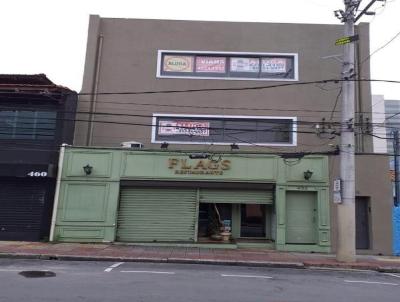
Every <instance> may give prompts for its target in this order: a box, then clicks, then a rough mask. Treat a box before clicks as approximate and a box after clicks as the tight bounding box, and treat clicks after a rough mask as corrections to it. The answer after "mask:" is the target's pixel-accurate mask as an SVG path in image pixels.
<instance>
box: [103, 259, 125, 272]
mask: <svg viewBox="0 0 400 302" xmlns="http://www.w3.org/2000/svg"><path fill="white" fill-rule="evenodd" d="M121 264H124V263H123V262H117V263H114V264H113V265H110V266H109V267H107V268H106V269H105V270H104V271H105V272H107V273H109V272H111V271H112V270H113V269H114V268H116V267H118V266H120V265H121Z"/></svg>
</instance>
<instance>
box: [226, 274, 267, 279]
mask: <svg viewBox="0 0 400 302" xmlns="http://www.w3.org/2000/svg"><path fill="white" fill-rule="evenodd" d="M221 277H237V278H261V279H272V277H270V276H259V275H228V274H221Z"/></svg>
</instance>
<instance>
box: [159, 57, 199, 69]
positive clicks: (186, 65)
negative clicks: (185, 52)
mask: <svg viewBox="0 0 400 302" xmlns="http://www.w3.org/2000/svg"><path fill="white" fill-rule="evenodd" d="M193 62H194V57H192V56H174V55H171V56H169V55H168V56H164V64H163V71H165V72H193Z"/></svg>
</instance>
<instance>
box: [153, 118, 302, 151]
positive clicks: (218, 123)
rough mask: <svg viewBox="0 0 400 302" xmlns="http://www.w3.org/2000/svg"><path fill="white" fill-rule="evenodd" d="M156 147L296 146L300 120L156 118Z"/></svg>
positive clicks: (154, 133) (154, 136) (154, 124)
mask: <svg viewBox="0 0 400 302" xmlns="http://www.w3.org/2000/svg"><path fill="white" fill-rule="evenodd" d="M152 125H153V129H152V143H163V142H167V143H174V144H216V145H230V144H237V145H260V146H295V145H296V118H295V117H270V116H234V115H231V116H227V115H224V116H218V115H181V114H158V113H155V114H153V123H152Z"/></svg>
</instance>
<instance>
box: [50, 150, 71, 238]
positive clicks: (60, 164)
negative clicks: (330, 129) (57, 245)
mask: <svg viewBox="0 0 400 302" xmlns="http://www.w3.org/2000/svg"><path fill="white" fill-rule="evenodd" d="M66 146H68V145H67V144H62V145H61V148H60V155H59V157H58V171H57V181H56V192H55V193H54V203H53V214H52V216H51V228H50V241H54V229H55V227H56V220H57V208H58V200H59V196H60V186H61V174H62V168H63V163H64V154H65V147H66Z"/></svg>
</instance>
